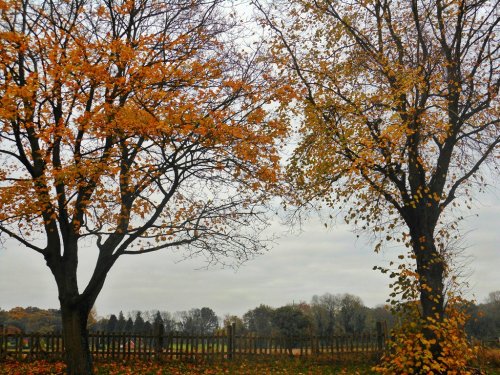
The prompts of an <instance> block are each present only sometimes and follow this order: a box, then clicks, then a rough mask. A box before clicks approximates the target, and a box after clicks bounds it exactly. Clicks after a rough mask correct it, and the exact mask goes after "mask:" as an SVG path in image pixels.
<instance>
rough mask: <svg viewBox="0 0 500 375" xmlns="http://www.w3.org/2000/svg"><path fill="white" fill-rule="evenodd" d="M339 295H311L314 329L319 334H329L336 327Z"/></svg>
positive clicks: (332, 332)
mask: <svg viewBox="0 0 500 375" xmlns="http://www.w3.org/2000/svg"><path fill="white" fill-rule="evenodd" d="M340 298H341V297H340V295H333V294H330V293H325V294H323V295H321V296H317V295H315V296H313V298H312V300H311V310H312V311H311V312H312V318H313V322H314V325H315V327H316V331H317V333H318V335H320V336H331V335H333V334H334V332H335V330H337V329H338V327H337V325H338V315H339V310H340Z"/></svg>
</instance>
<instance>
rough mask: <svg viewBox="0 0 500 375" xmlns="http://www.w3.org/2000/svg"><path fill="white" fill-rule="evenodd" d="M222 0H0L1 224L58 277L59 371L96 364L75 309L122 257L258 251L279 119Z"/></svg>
mask: <svg viewBox="0 0 500 375" xmlns="http://www.w3.org/2000/svg"><path fill="white" fill-rule="evenodd" d="M220 2H221V1H219V0H209V1H197V0H195V1H163V0H162V1H160V0H145V1H134V0H105V1H101V2H94V1H86V0H69V1H66V0H42V1H35V2H33V1H27V0H1V1H0V33H1V35H2V38H1V39H0V55H1V57H0V103H1V106H0V143H1V144H0V159H1V162H0V165H1V166H0V179H1V180H0V186H1V194H0V232H1V233H2V234H3V235H7V236H9V237H11V238H13V239H15V240H17V241H18V242H19V243H21V244H23V245H24V246H26V247H27V248H29V249H31V250H33V251H36V252H38V253H39V254H40V255H41V256H43V258H44V260H45V262H46V264H47V266H48V267H49V269H50V271H51V272H52V274H53V275H54V278H55V281H56V284H57V289H58V294H59V301H60V303H61V314H62V322H63V323H62V324H63V334H64V342H65V353H66V361H67V364H68V373H72V374H73V373H74V374H80V375H81V374H88V373H91V371H92V370H91V368H92V366H91V356H90V353H89V350H88V338H87V333H86V327H87V319H88V315H89V312H90V309H91V308H92V306H93V305H94V302H95V300H96V298H97V296H98V295H99V292H100V291H101V289H102V287H103V285H104V282H105V279H106V276H107V274H108V272H109V270H110V269H111V268H112V266H113V265H114V264H115V262H116V260H117V259H118V258H119V257H120V256H123V255H137V254H144V253H148V252H153V251H157V250H161V249H166V248H177V247H180V246H183V247H184V248H185V249H187V250H188V254H203V255H204V256H206V258H207V261H209V262H214V261H221V262H222V261H224V259H227V261H228V262H229V261H231V262H233V259H234V260H235V261H236V262H241V261H244V260H245V259H247V258H248V257H250V256H251V255H252V254H255V253H256V252H258V251H260V250H261V249H262V242H261V241H260V240H259V239H258V238H257V237H256V235H255V234H256V233H258V232H259V231H260V230H261V229H262V227H263V224H264V221H263V220H264V217H263V216H262V213H263V209H262V204H263V203H264V202H265V200H266V199H267V198H266V196H265V195H264V194H263V193H262V191H263V190H264V189H265V188H267V187H270V186H271V185H272V184H274V183H275V181H276V173H277V171H278V157H277V155H276V150H275V140H276V137H278V136H280V135H281V134H282V133H283V130H284V129H283V127H282V126H281V125H280V123H279V122H278V121H267V120H266V113H265V111H264V110H263V109H262V104H263V102H264V101H265V99H266V96H267V93H269V92H272V90H269V88H268V87H266V84H265V82H263V81H259V78H258V77H259V76H258V75H257V73H260V71H259V70H260V69H261V68H262V65H261V64H258V63H257V62H256V61H254V60H253V57H254V55H252V53H253V52H250V54H249V55H248V56H247V55H245V54H244V53H242V52H241V48H240V49H239V51H237V50H236V47H234V46H233V45H232V44H234V43H233V42H235V40H234V39H235V37H236V35H237V31H236V29H234V28H232V25H231V22H230V21H229V17H226V15H225V13H224V12H222V11H221V10H220V7H219V3H220ZM229 31H230V32H229ZM264 93H266V96H264ZM83 240H87V243H89V241H92V243H93V244H94V245H95V246H96V247H97V249H98V251H99V255H98V257H97V260H96V263H95V268H94V270H93V273H92V276H91V277H90V280H89V282H88V284H86V285H80V284H79V282H78V278H77V269H78V257H79V255H80V248H81V246H82V242H83Z"/></svg>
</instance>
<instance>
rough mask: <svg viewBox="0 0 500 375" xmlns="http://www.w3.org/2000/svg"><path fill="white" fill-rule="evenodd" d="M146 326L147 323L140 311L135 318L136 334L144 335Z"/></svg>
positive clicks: (134, 329)
mask: <svg viewBox="0 0 500 375" xmlns="http://www.w3.org/2000/svg"><path fill="white" fill-rule="evenodd" d="M144 324H145V321H144V318H143V317H142V313H141V312H140V311H137V312H136V313H135V318H134V328H133V331H134V333H144Z"/></svg>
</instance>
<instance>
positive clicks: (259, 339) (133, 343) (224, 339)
mask: <svg viewBox="0 0 500 375" xmlns="http://www.w3.org/2000/svg"><path fill="white" fill-rule="evenodd" d="M385 340H386V333H385V331H384V330H383V329H382V325H381V324H377V331H376V332H373V333H365V334H359V335H333V336H329V337H319V336H300V337H284V336H267V337H264V336H257V335H253V334H247V335H243V334H241V335H240V334H237V332H236V331H235V327H234V325H233V326H229V327H228V328H227V330H226V331H225V332H221V333H218V334H213V335H186V334H181V333H173V332H171V333H167V334H158V335H141V334H132V333H104V332H97V333H90V334H89V347H90V351H91V353H92V355H93V356H94V359H96V360H99V359H156V360H169V359H177V360H188V359H189V360H193V359H196V360H203V359H207V360H211V359H232V358H241V357H254V358H257V357H263V356H278V355H288V356H301V357H313V356H323V357H332V358H340V357H342V356H343V355H345V354H352V353H356V354H377V353H381V352H382V351H383V349H384V346H385ZM63 355H64V340H63V338H62V335H61V334H57V333H47V334H36V333H32V334H26V333H7V332H6V331H5V330H4V329H1V327H0V360H1V359H6V358H11V359H37V358H43V359H60V358H62V357H63Z"/></svg>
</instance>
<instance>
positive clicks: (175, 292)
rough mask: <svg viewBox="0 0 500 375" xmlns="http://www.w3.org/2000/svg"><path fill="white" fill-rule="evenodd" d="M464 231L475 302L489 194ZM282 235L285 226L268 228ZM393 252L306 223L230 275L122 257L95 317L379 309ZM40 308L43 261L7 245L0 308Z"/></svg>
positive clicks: (489, 230) (488, 229)
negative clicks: (335, 305) (353, 302)
mask: <svg viewBox="0 0 500 375" xmlns="http://www.w3.org/2000/svg"><path fill="white" fill-rule="evenodd" d="M479 198H480V202H481V204H478V206H477V207H476V209H475V210H474V213H478V214H479V217H476V216H472V217H471V218H469V219H468V220H467V221H466V223H465V225H463V232H464V233H466V232H468V233H467V236H466V238H465V243H466V245H467V250H466V253H467V254H468V255H470V256H472V259H471V263H470V265H469V268H470V270H471V272H472V274H471V277H470V290H471V292H473V293H474V294H475V296H476V299H477V300H478V301H479V302H482V301H483V300H484V298H485V297H486V296H487V295H488V293H489V292H491V291H494V290H500V276H499V275H500V273H499V272H498V268H499V266H500V251H498V250H499V243H500V225H499V224H500V219H499V218H500V200H499V199H498V196H495V195H493V194H490V195H487V196H482V197H479ZM273 229H274V231H275V232H276V233H278V234H281V232H282V231H286V228H285V227H279V226H277V225H276V226H274V227H273ZM85 252H87V254H83V255H82V257H81V262H80V267H81V268H82V270H83V272H82V274H81V276H82V277H83V278H84V277H85V273H88V272H90V270H91V269H92V257H93V256H95V254H96V252H95V250H93V249H92V248H88V249H85ZM397 253H398V249H394V248H393V249H390V248H389V249H386V250H384V251H383V252H381V253H379V254H375V253H373V251H371V247H370V246H369V245H368V244H367V243H366V241H365V240H363V238H361V239H357V238H356V235H354V234H352V233H351V232H350V231H349V227H348V226H346V225H339V226H337V227H334V228H329V229H325V227H324V226H323V225H322V224H321V223H320V222H319V221H318V220H316V219H314V218H313V219H312V220H311V221H310V222H309V223H308V224H306V225H305V226H304V227H303V232H302V233H301V234H299V235H295V234H283V235H282V236H281V238H280V239H278V240H277V241H276V244H275V245H274V246H273V248H272V250H271V251H270V252H268V253H266V254H264V255H262V256H259V257H258V258H256V259H254V260H252V261H250V262H248V263H246V264H245V265H243V266H242V267H241V268H240V269H239V270H237V271H236V272H235V271H234V270H232V269H220V268H218V267H217V266H214V267H211V268H209V269H199V268H200V267H203V266H204V264H203V262H202V260H201V259H191V260H185V261H182V262H179V260H180V259H182V253H181V252H178V253H174V254H172V253H171V252H158V253H153V254H146V255H140V256H130V257H122V258H121V259H120V260H118V262H117V263H116V265H115V266H114V268H113V269H112V270H111V272H110V274H109V276H108V279H107V280H106V284H105V285H104V289H103V291H102V292H101V294H100V296H99V298H98V300H97V303H96V308H97V312H98V314H99V315H101V316H106V315H108V314H111V313H117V312H119V311H120V310H123V311H124V312H127V311H132V310H152V309H159V310H167V311H170V312H175V311H180V310H188V309H190V308H193V307H203V306H208V307H211V308H212V309H214V310H215V312H216V313H217V314H218V315H219V316H223V315H224V314H226V313H231V314H237V315H242V314H243V313H245V312H246V311H248V310H249V309H251V308H253V307H255V306H258V305H259V304H261V303H263V304H268V305H271V306H274V307H278V306H281V305H284V304H287V303H290V302H293V301H295V302H298V301H310V299H311V297H312V296H313V295H314V294H323V293H326V292H328V293H333V294H335V293H351V294H355V295H357V296H359V297H361V298H362V300H363V301H364V303H365V304H366V305H367V306H375V305H377V304H380V303H383V302H384V301H385V300H386V298H387V295H388V293H389V289H388V287H387V285H388V283H389V279H388V278H387V276H385V275H382V274H380V273H379V272H377V271H373V270H372V267H373V266H374V265H384V264H386V263H387V262H388V261H389V260H391V259H392V260H394V259H395V258H396V255H397ZM15 306H38V307H43V308H48V307H53V308H58V300H57V291H56V287H55V282H54V281H53V278H52V275H51V273H50V271H49V269H48V268H47V267H46V266H45V263H44V260H43V258H42V257H41V256H40V255H39V254H37V253H35V252H33V251H30V250H28V249H25V248H22V247H19V246H17V245H15V244H14V243H12V242H8V243H7V246H6V247H5V248H3V249H1V250H0V308H2V309H10V308H12V307H15Z"/></svg>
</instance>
